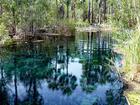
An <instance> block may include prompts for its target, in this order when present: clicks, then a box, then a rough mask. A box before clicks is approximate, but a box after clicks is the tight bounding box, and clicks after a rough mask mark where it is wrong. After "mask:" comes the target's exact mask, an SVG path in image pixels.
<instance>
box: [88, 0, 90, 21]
mask: <svg viewBox="0 0 140 105" xmlns="http://www.w3.org/2000/svg"><path fill="white" fill-rule="evenodd" d="M88 22H89V23H90V0H88Z"/></svg>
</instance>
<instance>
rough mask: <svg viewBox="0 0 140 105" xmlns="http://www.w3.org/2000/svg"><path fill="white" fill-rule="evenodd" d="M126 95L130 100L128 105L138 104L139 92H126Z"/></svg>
mask: <svg viewBox="0 0 140 105" xmlns="http://www.w3.org/2000/svg"><path fill="white" fill-rule="evenodd" d="M126 96H127V98H128V100H129V102H130V105H140V92H136V91H131V92H127V94H126Z"/></svg>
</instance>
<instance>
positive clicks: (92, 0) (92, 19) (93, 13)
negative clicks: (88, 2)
mask: <svg viewBox="0 0 140 105" xmlns="http://www.w3.org/2000/svg"><path fill="white" fill-rule="evenodd" d="M93 1H94V0H92V23H94V9H93V5H94V4H93Z"/></svg>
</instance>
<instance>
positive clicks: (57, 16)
mask: <svg viewBox="0 0 140 105" xmlns="http://www.w3.org/2000/svg"><path fill="white" fill-rule="evenodd" d="M56 11H57V13H56V15H57V19H58V0H56Z"/></svg>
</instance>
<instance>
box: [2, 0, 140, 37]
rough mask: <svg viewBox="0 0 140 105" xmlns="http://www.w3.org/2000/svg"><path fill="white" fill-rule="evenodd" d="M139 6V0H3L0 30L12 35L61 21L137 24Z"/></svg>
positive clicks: (71, 22) (126, 25)
mask: <svg viewBox="0 0 140 105" xmlns="http://www.w3.org/2000/svg"><path fill="white" fill-rule="evenodd" d="M139 6H140V1H139V0H1V1H0V27H1V30H0V33H1V35H2V34H9V35H10V36H11V37H12V36H14V35H15V34H19V33H20V32H21V31H30V32H34V31H35V30H36V29H39V28H45V27H47V26H48V25H57V24H59V23H61V22H62V23H63V24H67V25H69V24H74V25H82V24H84V23H87V24H94V23H96V24H97V23H98V24H103V23H108V24H115V25H118V26H119V27H125V28H128V27H135V26H136V25H137V23H139V8H140V7H139ZM67 21H69V22H67ZM68 23H69V24H68Z"/></svg>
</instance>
